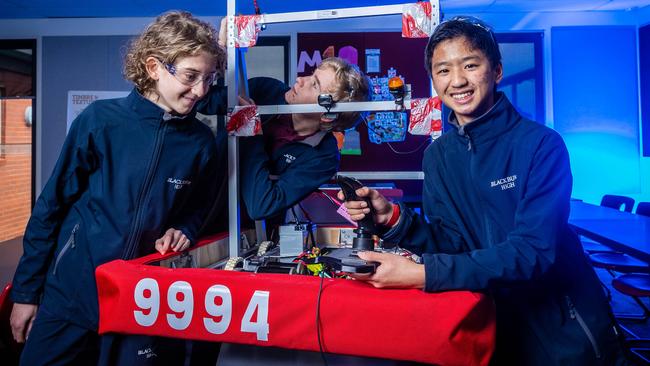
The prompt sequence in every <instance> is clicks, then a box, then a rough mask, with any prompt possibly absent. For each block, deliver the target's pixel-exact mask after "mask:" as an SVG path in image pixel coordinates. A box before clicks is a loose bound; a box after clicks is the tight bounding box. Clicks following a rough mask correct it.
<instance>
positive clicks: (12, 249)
mask: <svg viewBox="0 0 650 366" xmlns="http://www.w3.org/2000/svg"><path fill="white" fill-rule="evenodd" d="M21 255H22V237H21V238H16V239H13V240H9V241H5V242H2V243H0V284H1V285H2V288H4V286H5V285H6V284H7V283H9V282H10V281H11V279H12V278H13V274H14V271H15V269H16V264H17V263H18V260H19V259H20V256H21ZM597 273H598V276H599V277H600V278H601V281H602V282H603V283H604V284H606V285H607V287H608V288H609V290H610V292H611V294H612V308H613V310H614V313H615V314H639V313H641V309H640V308H639V306H638V305H637V304H636V303H635V302H634V301H633V300H632V299H631V298H629V297H627V296H623V295H621V294H620V293H618V292H617V291H616V290H614V289H612V288H611V280H612V277H611V275H610V274H609V273H607V272H606V271H604V270H597ZM644 303H645V304H646V305H647V306H649V307H650V299H647V298H646V299H644ZM620 324H621V325H622V326H623V328H625V329H626V330H628V331H629V333H631V334H627V337H629V338H633V337H639V338H646V339H650V321H649V320H645V321H636V320H620ZM1 326H4V327H5V329H6V327H7V325H4V324H0V328H2V327H1ZM1 342H2V341H1V340H0V364H2V365H7V366H11V365H14V364H15V361H12V357H11V352H8V351H7V348H6V346H5V345H4V344H2V343H1ZM647 357H650V352H649V353H648V355H647ZM641 364H642V365H647V366H650V362H648V363H645V364H643V363H641Z"/></svg>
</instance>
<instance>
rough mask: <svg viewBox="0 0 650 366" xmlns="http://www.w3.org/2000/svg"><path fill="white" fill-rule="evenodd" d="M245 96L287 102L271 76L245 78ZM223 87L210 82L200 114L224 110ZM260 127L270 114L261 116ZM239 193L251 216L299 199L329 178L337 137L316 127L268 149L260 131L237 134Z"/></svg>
mask: <svg viewBox="0 0 650 366" xmlns="http://www.w3.org/2000/svg"><path fill="white" fill-rule="evenodd" d="M249 90H250V97H251V98H252V99H253V100H254V101H255V103H256V104H258V105H280V104H286V101H285V99H284V94H285V93H286V92H287V91H288V90H289V87H287V86H286V85H285V84H284V83H282V82H280V81H278V80H275V79H272V78H265V77H259V78H253V79H250V80H249ZM225 106H226V90H225V88H223V87H213V89H212V90H211V91H210V95H209V96H208V97H207V98H206V99H205V100H204V101H203V102H202V104H201V105H199V107H198V111H199V112H200V113H203V114H207V115H212V114H224V113H225ZM263 117H264V118H263V119H262V123H263V125H262V130H264V126H266V125H267V123H269V124H270V123H273V121H274V118H273V117H271V116H263ZM239 141H240V146H239V151H240V160H239V167H240V171H241V177H240V182H241V195H242V198H243V200H244V203H245V204H246V208H247V211H248V214H249V216H250V217H251V218H253V219H255V220H259V219H263V218H268V217H271V216H274V215H276V214H278V213H281V212H283V211H284V210H286V209H287V208H289V207H291V206H292V205H294V204H296V203H298V202H299V201H300V200H302V199H303V198H305V197H306V196H307V195H309V194H310V193H311V192H313V191H314V190H316V189H317V188H318V187H319V186H320V185H321V184H323V183H326V182H327V181H328V180H329V179H331V178H332V177H333V176H334V174H336V171H337V170H338V166H339V151H338V147H337V144H336V139H335V138H334V136H333V135H332V134H331V133H329V132H322V131H321V132H318V133H316V134H315V135H313V136H310V137H308V138H307V139H305V140H302V141H295V142H291V143H288V144H286V145H283V146H282V147H280V148H279V149H277V150H276V151H273V152H271V151H267V150H266V149H265V144H264V136H252V137H243V138H240V140H239Z"/></svg>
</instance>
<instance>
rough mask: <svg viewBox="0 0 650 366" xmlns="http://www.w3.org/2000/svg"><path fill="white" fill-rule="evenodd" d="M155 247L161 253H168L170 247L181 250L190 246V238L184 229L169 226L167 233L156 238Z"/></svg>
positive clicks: (177, 250)
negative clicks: (184, 232)
mask: <svg viewBox="0 0 650 366" xmlns="http://www.w3.org/2000/svg"><path fill="white" fill-rule="evenodd" d="M155 247H156V250H157V251H158V252H159V253H160V254H165V253H167V252H168V251H169V249H171V250H173V251H175V252H181V251H183V250H185V249H187V248H189V247H190V239H188V238H187V236H185V234H183V232H182V231H180V230H176V229H174V228H169V229H168V230H167V232H165V235H163V236H162V237H161V238H160V239H158V240H156V246H155Z"/></svg>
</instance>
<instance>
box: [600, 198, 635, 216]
mask: <svg viewBox="0 0 650 366" xmlns="http://www.w3.org/2000/svg"><path fill="white" fill-rule="evenodd" d="M600 205H601V206H604V207H609V208H614V209H617V210H621V209H623V211H625V212H632V207H634V198H631V197H626V196H617V195H614V194H606V195H604V196H603V198H602V199H601V200H600Z"/></svg>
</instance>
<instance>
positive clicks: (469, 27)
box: [424, 16, 501, 76]
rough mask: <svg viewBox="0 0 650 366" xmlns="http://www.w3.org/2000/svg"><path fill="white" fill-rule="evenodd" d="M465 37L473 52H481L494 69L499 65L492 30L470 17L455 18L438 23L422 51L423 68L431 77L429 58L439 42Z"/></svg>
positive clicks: (497, 51) (480, 21)
mask: <svg viewBox="0 0 650 366" xmlns="http://www.w3.org/2000/svg"><path fill="white" fill-rule="evenodd" d="M458 37H465V38H466V39H467V40H468V42H469V43H470V44H471V45H472V48H473V49H475V50H481V51H482V52H483V53H484V54H485V56H486V57H487V58H488V60H490V65H491V66H492V67H493V68H494V67H496V66H497V65H499V64H501V51H499V44H498V43H497V40H496V38H495V36H494V32H493V31H492V28H491V27H490V26H489V25H488V24H487V23H485V22H483V21H482V20H480V19H478V18H475V17H470V16H457V17H453V18H451V19H449V20H446V21H444V22H442V23H440V24H439V25H438V26H437V27H436V29H435V31H434V32H433V34H432V35H431V37H430V38H429V43H427V47H426V48H425V50H424V68H425V69H426V70H427V72H428V73H429V76H431V58H432V57H433V51H434V50H435V49H436V46H438V44H439V43H440V42H443V41H447V40H450V39H454V38H458Z"/></svg>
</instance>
